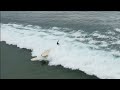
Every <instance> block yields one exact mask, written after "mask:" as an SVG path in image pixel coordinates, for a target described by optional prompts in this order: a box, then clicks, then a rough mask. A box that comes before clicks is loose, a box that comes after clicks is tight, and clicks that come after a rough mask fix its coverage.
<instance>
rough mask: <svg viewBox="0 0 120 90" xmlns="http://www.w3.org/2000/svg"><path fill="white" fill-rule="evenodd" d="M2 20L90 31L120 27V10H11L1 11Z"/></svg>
mask: <svg viewBox="0 0 120 90" xmlns="http://www.w3.org/2000/svg"><path fill="white" fill-rule="evenodd" d="M1 20H2V22H6V23H8V22H10V21H11V22H20V23H24V24H32V25H33V24H35V25H40V26H42V27H45V28H49V27H54V26H56V27H66V28H72V29H76V30H78V29H83V30H87V31H88V28H89V31H88V32H90V31H94V30H96V29H97V30H102V31H104V30H106V29H113V28H115V27H117V28H119V27H120V25H119V23H120V12H115V11H112V12H107V11H102V12H95V11H88V12H87V11H81V12H80V11H42V12H39V11H33V12H32V11H25V12H24V11H15V12H14V11H13V12H12V11H9V12H1Z"/></svg>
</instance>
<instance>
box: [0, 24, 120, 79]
mask: <svg viewBox="0 0 120 90" xmlns="http://www.w3.org/2000/svg"><path fill="white" fill-rule="evenodd" d="M66 31H67V32H66ZM57 40H60V45H59V46H58V45H57V44H56V42H57ZM1 41H6V42H7V43H8V44H13V45H17V46H18V47H20V48H27V49H32V56H37V57H40V55H41V53H42V52H43V51H45V50H47V49H50V48H52V50H51V52H50V53H49V56H48V58H47V60H48V61H49V65H62V66H64V67H65V68H70V69H79V70H82V71H84V72H86V73H87V74H90V75H96V76H98V77H99V78H120V29H119V28H115V29H114V30H108V31H106V32H104V33H101V32H99V31H94V32H92V33H88V32H85V31H83V30H77V31H76V30H69V28H60V27H52V28H50V29H44V28H42V27H40V26H33V25H27V26H23V25H22V24H21V25H20V24H13V23H12V24H10V23H9V24H1ZM41 60H42V59H41Z"/></svg>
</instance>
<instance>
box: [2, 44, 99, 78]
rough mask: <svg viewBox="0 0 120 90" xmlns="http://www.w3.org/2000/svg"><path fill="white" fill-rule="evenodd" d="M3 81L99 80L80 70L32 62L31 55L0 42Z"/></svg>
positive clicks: (25, 50)
mask: <svg viewBox="0 0 120 90" xmlns="http://www.w3.org/2000/svg"><path fill="white" fill-rule="evenodd" d="M0 46H1V78H2V79H98V78H97V77H95V76H90V75H87V74H85V73H83V72H81V71H79V70H70V69H65V68H63V67H62V66H48V63H47V62H44V61H42V62H40V61H36V62H31V61H30V59H31V53H30V50H27V49H19V48H17V47H16V46H12V45H11V46H9V45H7V44H5V42H0Z"/></svg>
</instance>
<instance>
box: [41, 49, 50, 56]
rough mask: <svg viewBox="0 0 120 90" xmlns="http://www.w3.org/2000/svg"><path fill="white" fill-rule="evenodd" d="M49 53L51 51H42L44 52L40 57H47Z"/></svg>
mask: <svg viewBox="0 0 120 90" xmlns="http://www.w3.org/2000/svg"><path fill="white" fill-rule="evenodd" d="M50 51H51V49H49V50H46V51H44V52H43V53H42V54H41V56H42V57H48V55H49V53H50Z"/></svg>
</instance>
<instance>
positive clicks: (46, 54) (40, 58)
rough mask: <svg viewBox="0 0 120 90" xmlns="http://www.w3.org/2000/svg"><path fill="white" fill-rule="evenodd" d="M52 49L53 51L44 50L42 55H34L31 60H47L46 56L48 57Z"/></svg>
mask: <svg viewBox="0 0 120 90" xmlns="http://www.w3.org/2000/svg"><path fill="white" fill-rule="evenodd" d="M50 51H51V49H49V50H46V51H44V52H43V53H42V54H41V57H40V56H39V57H34V58H32V59H31V61H37V60H43V59H45V60H46V58H47V57H48V55H49V53H50Z"/></svg>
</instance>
